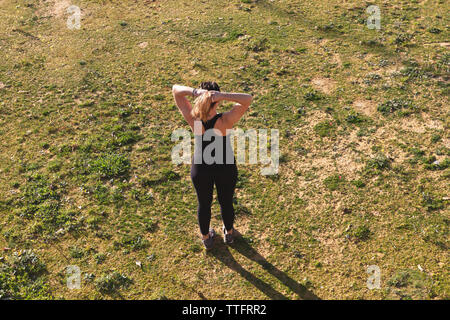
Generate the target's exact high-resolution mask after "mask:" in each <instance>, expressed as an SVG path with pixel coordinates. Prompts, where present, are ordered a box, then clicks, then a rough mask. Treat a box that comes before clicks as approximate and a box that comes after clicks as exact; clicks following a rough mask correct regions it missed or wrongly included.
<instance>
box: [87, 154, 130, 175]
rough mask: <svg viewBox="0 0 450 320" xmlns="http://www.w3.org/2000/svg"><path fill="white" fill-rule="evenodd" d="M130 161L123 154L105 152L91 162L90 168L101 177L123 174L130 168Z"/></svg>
mask: <svg viewBox="0 0 450 320" xmlns="http://www.w3.org/2000/svg"><path fill="white" fill-rule="evenodd" d="M130 167H131V165H130V161H129V160H128V158H127V157H126V156H125V155H123V154H105V155H103V156H100V157H98V158H97V159H95V160H94V161H92V164H91V170H92V171H93V172H95V173H97V174H99V175H100V176H101V177H103V178H116V177H120V176H124V175H126V174H127V173H128V171H129V170H130Z"/></svg>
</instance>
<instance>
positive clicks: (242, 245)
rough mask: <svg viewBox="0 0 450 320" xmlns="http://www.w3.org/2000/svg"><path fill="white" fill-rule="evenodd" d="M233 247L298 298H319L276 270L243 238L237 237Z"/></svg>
mask: <svg viewBox="0 0 450 320" xmlns="http://www.w3.org/2000/svg"><path fill="white" fill-rule="evenodd" d="M237 240H238V241H235V244H234V245H233V248H234V249H236V251H238V252H239V253H240V254H242V255H243V256H245V257H247V258H248V259H250V260H253V261H255V262H257V263H258V264H260V265H261V266H262V267H263V268H264V269H265V270H266V271H267V272H269V273H270V274H271V275H273V276H274V277H276V278H277V279H278V280H280V281H281V282H282V283H283V284H284V285H285V286H287V287H289V288H290V289H291V290H292V291H294V292H295V293H296V294H297V295H298V296H299V297H300V299H304V300H320V298H319V297H317V296H316V295H315V294H314V293H312V292H311V291H309V290H308V289H307V288H306V287H305V286H303V285H301V284H300V283H298V282H297V281H295V280H294V279H292V278H291V277H289V276H288V275H287V274H286V273H284V272H283V271H280V270H278V269H277V268H276V267H275V266H274V265H273V264H271V263H270V262H268V261H267V260H266V259H265V258H264V257H263V256H262V255H260V254H259V252H257V251H256V250H255V249H253V248H252V247H251V246H250V245H249V244H248V243H247V242H246V241H245V240H244V239H243V238H241V237H240V238H239V239H237Z"/></svg>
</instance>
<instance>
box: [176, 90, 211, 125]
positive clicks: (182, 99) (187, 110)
mask: <svg viewBox="0 0 450 320" xmlns="http://www.w3.org/2000/svg"><path fill="white" fill-rule="evenodd" d="M204 91H206V90H203V89H194V88H191V87H187V86H182V85H178V84H174V85H173V86H172V95H173V97H174V99H175V103H176V104H177V107H178V109H180V112H181V114H182V115H183V117H184V119H185V120H186V121H187V123H188V124H189V125H190V126H191V128H193V127H194V119H193V118H192V115H191V110H192V106H191V103H190V102H189V100H188V99H187V98H186V96H192V97H198V96H199V95H200V94H202V93H203V92H204Z"/></svg>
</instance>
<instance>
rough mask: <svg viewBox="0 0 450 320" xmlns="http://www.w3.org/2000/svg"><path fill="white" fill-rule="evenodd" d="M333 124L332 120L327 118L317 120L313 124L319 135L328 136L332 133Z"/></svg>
mask: <svg viewBox="0 0 450 320" xmlns="http://www.w3.org/2000/svg"><path fill="white" fill-rule="evenodd" d="M334 130H335V126H334V125H333V122H331V121H329V120H325V121H322V122H319V123H318V124H316V125H315V126H314V131H315V132H316V133H317V134H318V135H319V136H320V137H329V136H332V135H333V134H334Z"/></svg>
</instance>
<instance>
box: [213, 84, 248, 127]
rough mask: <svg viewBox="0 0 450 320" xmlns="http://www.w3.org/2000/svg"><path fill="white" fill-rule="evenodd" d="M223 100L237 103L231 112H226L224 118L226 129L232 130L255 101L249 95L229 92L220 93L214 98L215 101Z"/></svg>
mask: <svg viewBox="0 0 450 320" xmlns="http://www.w3.org/2000/svg"><path fill="white" fill-rule="evenodd" d="M221 100H227V101H233V102H237V103H236V104H235V105H234V106H233V108H232V109H231V110H230V111H228V112H225V113H224V114H223V116H222V119H223V121H224V123H225V125H226V127H229V128H231V127H233V125H234V124H235V123H236V122H238V121H239V119H240V118H241V117H242V116H243V115H244V113H245V112H246V111H247V110H248V108H249V107H250V104H251V103H252V101H253V97H252V96H251V95H250V94H247V93H229V92H218V93H217V94H215V95H214V96H213V101H221Z"/></svg>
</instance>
